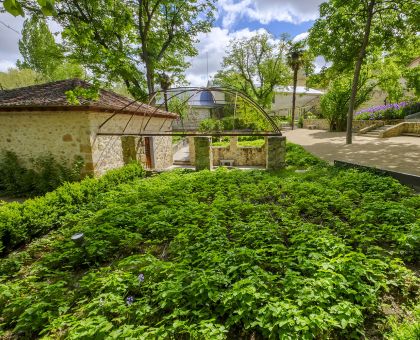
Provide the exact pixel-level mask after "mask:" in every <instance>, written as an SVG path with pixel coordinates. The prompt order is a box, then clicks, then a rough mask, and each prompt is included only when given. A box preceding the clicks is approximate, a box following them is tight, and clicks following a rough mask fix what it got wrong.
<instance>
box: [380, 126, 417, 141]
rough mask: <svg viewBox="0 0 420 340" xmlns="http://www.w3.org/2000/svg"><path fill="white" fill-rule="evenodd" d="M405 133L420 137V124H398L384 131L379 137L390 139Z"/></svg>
mask: <svg viewBox="0 0 420 340" xmlns="http://www.w3.org/2000/svg"><path fill="white" fill-rule="evenodd" d="M403 133H412V134H416V135H419V136H420V122H403V123H400V124H397V125H395V126H393V127H391V128H389V129H387V130H385V131H383V132H382V133H381V134H380V135H379V137H382V138H389V137H397V136H400V135H401V134H403Z"/></svg>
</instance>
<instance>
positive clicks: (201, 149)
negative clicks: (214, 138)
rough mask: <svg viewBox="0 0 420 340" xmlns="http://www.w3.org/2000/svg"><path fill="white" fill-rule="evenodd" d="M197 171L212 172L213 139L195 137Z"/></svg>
mask: <svg viewBox="0 0 420 340" xmlns="http://www.w3.org/2000/svg"><path fill="white" fill-rule="evenodd" d="M194 146H195V169H196V170H205V169H207V170H211V168H212V165H213V157H212V153H211V149H210V146H211V137H194Z"/></svg>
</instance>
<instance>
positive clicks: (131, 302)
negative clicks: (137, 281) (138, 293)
mask: <svg viewBox="0 0 420 340" xmlns="http://www.w3.org/2000/svg"><path fill="white" fill-rule="evenodd" d="M125 301H126V303H127V306H130V305H132V304H133V302H134V297H133V296H128V297H127V299H126V300H125Z"/></svg>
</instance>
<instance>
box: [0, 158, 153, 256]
mask: <svg viewBox="0 0 420 340" xmlns="http://www.w3.org/2000/svg"><path fill="white" fill-rule="evenodd" d="M144 176H145V172H144V170H143V169H142V168H141V166H140V165H138V164H136V163H133V164H129V165H126V166H125V167H123V168H121V169H118V170H111V171H108V172H107V173H106V174H105V175H104V176H102V177H101V178H99V179H96V178H85V179H84V180H82V181H81V182H76V183H68V182H67V183H64V184H63V185H62V186H60V187H59V188H58V189H57V190H55V191H53V192H50V193H47V194H46V195H45V196H43V197H39V198H35V199H29V200H27V201H25V202H24V203H22V204H18V203H15V204H6V205H3V206H0V253H1V252H2V251H3V252H4V251H10V250H11V249H14V248H16V247H18V246H20V245H21V244H23V243H24V242H27V241H28V240H31V239H33V238H35V237H38V236H41V235H44V234H46V233H47V232H49V231H51V230H54V229H57V228H58V227H60V226H61V225H62V223H63V222H62V220H63V219H66V218H67V217H68V216H71V215H72V214H77V213H79V212H81V211H83V209H95V206H96V205H99V206H100V203H99V197H100V196H101V195H102V194H104V193H106V192H108V191H112V190H115V189H116V187H117V186H118V185H119V184H121V183H127V182H130V181H133V180H135V179H137V178H141V177H144Z"/></svg>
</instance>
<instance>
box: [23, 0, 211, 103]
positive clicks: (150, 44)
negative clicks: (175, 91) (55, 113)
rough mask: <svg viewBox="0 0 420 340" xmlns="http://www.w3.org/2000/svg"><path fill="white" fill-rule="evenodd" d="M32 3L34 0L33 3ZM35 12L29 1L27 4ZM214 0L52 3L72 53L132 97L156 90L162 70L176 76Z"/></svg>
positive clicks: (207, 19)
mask: <svg viewBox="0 0 420 340" xmlns="http://www.w3.org/2000/svg"><path fill="white" fill-rule="evenodd" d="M32 2H33V1H32ZM25 9H28V11H29V12H30V13H32V14H33V13H37V11H36V10H34V4H32V6H27V7H25ZM214 9H215V7H214V0H202V1H197V0H171V1H169V0H90V1H80V0H68V1H60V2H57V3H56V5H55V12H56V14H55V15H54V16H53V20H55V21H57V22H58V23H59V24H60V25H61V26H62V27H63V35H62V36H63V39H64V44H65V47H66V48H67V49H68V50H69V51H71V57H72V58H73V59H75V60H77V61H78V62H79V63H81V64H82V65H84V66H86V67H87V68H88V69H89V70H90V71H91V73H92V74H93V75H95V76H96V78H98V79H101V80H108V81H109V82H114V81H123V82H124V84H125V85H126V87H127V89H128V90H129V91H130V93H131V94H132V95H133V96H134V97H135V98H137V99H144V98H145V97H146V96H147V95H148V96H149V98H151V96H152V95H153V93H154V92H155V82H156V80H157V75H158V74H159V73H161V72H163V71H165V72H167V73H170V74H171V75H172V77H173V78H175V79H179V78H180V77H181V76H182V73H183V72H184V70H185V69H186V67H187V66H188V65H189V64H188V63H187V62H186V61H185V58H186V57H192V56H194V55H196V54H197V50H196V48H195V47H194V43H195V42H196V38H197V35H198V34H199V33H200V32H207V31H209V30H210V28H211V24H212V22H213V11H214Z"/></svg>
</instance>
